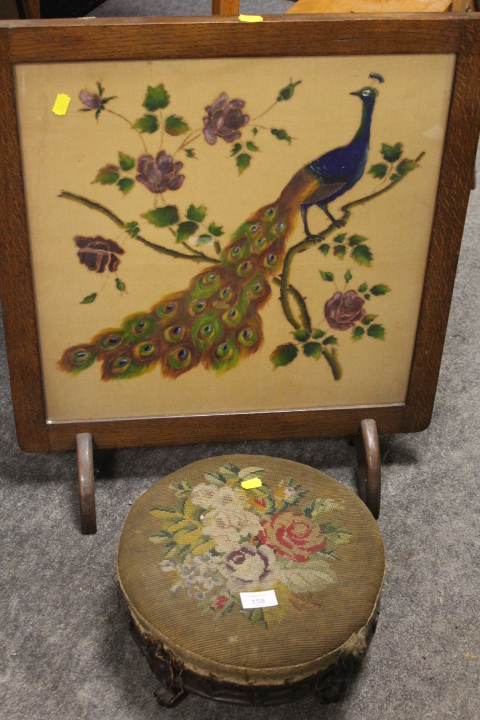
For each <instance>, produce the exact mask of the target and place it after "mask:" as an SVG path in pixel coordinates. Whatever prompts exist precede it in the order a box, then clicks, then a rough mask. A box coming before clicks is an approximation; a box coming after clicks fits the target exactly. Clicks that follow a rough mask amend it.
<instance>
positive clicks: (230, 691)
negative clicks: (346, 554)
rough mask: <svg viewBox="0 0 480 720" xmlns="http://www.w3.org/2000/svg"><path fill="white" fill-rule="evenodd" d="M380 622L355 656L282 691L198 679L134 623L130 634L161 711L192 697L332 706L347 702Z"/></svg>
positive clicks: (239, 702) (374, 624) (373, 625)
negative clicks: (155, 684) (308, 700)
mask: <svg viewBox="0 0 480 720" xmlns="http://www.w3.org/2000/svg"><path fill="white" fill-rule="evenodd" d="M377 619H378V612H377V613H375V616H374V617H373V618H372V621H371V623H370V624H369V627H368V631H367V632H366V634H365V638H364V643H363V644H362V645H361V647H358V648H357V649H356V650H355V652H351V653H349V654H345V655H342V656H340V657H339V658H338V659H337V661H336V662H335V664H334V665H332V666H331V667H329V668H327V669H326V670H324V671H322V672H319V673H316V674H315V675H313V676H312V677H310V678H307V679H305V680H303V681H301V682H299V683H285V684H284V685H281V686H278V687H276V686H270V687H269V686H256V687H245V686H242V685H236V684H234V683H228V682H223V681H221V680H218V679H215V678H213V677H206V676H202V675H198V674H196V673H194V672H192V671H191V670H188V669H185V668H184V667H183V666H182V664H181V663H180V662H179V661H177V660H176V659H175V657H174V656H173V655H172V653H170V652H168V651H166V650H165V649H163V648H162V647H161V645H160V644H159V643H156V642H155V641H154V640H152V639H149V638H148V637H147V636H146V635H144V634H142V633H141V632H140V630H139V629H138V628H137V627H136V625H135V623H134V622H133V621H131V623H130V632H131V634H132V636H133V638H134V640H135V642H136V643H137V645H138V646H139V647H140V649H141V650H142V654H143V655H144V657H145V658H146V660H147V662H148V665H149V667H150V669H151V670H152V672H153V674H154V675H155V677H156V678H157V679H158V681H159V683H160V687H159V689H158V690H156V691H155V698H156V699H157V702H158V704H159V705H161V707H165V708H173V707H175V706H176V705H178V704H179V703H180V702H182V700H185V698H186V697H187V696H188V694H189V693H193V694H194V695H199V696H200V697H204V698H207V699H208V700H216V701H217V702H223V703H229V704H231V705H254V706H268V705H282V704H284V703H291V702H295V701H296V700H301V699H302V698H303V697H305V696H306V695H311V694H312V693H314V694H315V695H316V696H317V698H318V700H319V701H320V702H321V703H324V704H329V703H335V702H338V701H340V700H341V699H342V698H343V696H344V694H345V692H346V690H347V688H348V685H349V683H350V682H351V681H352V679H353V678H354V677H355V676H356V675H357V673H358V672H359V670H360V668H361V665H362V660H363V657H364V655H365V653H366V651H367V649H368V646H369V644H370V641H371V639H372V637H373V635H374V633H375V630H376V627H377Z"/></svg>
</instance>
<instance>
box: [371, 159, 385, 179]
mask: <svg viewBox="0 0 480 720" xmlns="http://www.w3.org/2000/svg"><path fill="white" fill-rule="evenodd" d="M387 170H388V166H387V165H385V163H377V165H372V167H371V168H370V170H369V171H368V172H369V173H370V175H372V177H374V178H378V179H379V180H383V178H384V177H385V175H386V174H387Z"/></svg>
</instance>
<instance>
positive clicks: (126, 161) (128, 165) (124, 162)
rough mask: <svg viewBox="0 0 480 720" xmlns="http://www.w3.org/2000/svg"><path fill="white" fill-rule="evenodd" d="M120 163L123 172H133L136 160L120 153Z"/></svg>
mask: <svg viewBox="0 0 480 720" xmlns="http://www.w3.org/2000/svg"><path fill="white" fill-rule="evenodd" d="M118 161H119V163H120V167H121V168H122V170H131V169H132V168H133V167H134V165H135V158H133V157H131V156H130V155H125V153H122V152H119V153H118Z"/></svg>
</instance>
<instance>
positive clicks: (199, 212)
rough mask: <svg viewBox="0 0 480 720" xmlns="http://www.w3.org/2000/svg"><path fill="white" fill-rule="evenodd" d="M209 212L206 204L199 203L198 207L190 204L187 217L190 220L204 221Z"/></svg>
mask: <svg viewBox="0 0 480 720" xmlns="http://www.w3.org/2000/svg"><path fill="white" fill-rule="evenodd" d="M206 214H207V208H206V207H205V205H199V206H198V207H195V205H190V206H189V208H188V210H187V218H188V219H189V220H193V221H194V222H202V220H204V219H205V215H206Z"/></svg>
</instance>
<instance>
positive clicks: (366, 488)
mask: <svg viewBox="0 0 480 720" xmlns="http://www.w3.org/2000/svg"><path fill="white" fill-rule="evenodd" d="M355 447H356V450H357V462H358V474H357V483H358V494H359V496H360V497H361V499H362V500H363V502H364V503H365V505H366V506H367V507H368V509H369V510H370V512H371V513H372V515H373V517H374V518H375V519H377V518H378V516H379V515H380V490H381V466H380V447H379V444H378V432H377V424H376V422H375V420H362V422H361V423H360V428H359V431H358V434H357V437H356V438H355Z"/></svg>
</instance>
